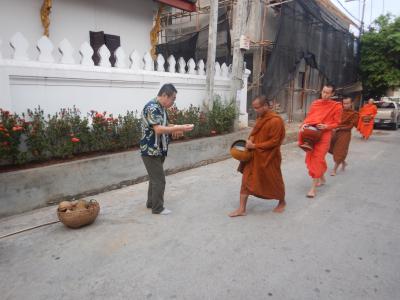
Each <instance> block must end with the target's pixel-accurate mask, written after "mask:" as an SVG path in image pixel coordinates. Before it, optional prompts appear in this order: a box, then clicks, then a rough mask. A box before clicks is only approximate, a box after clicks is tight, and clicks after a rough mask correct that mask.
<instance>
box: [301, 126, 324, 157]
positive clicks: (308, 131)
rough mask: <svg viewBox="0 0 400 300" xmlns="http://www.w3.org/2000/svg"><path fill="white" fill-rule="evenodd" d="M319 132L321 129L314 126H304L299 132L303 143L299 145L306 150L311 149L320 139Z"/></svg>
mask: <svg viewBox="0 0 400 300" xmlns="http://www.w3.org/2000/svg"><path fill="white" fill-rule="evenodd" d="M321 133H322V131H321V130H319V129H318V128H317V127H315V126H311V125H307V126H304V128H303V131H301V132H300V135H301V138H302V140H303V143H302V144H300V145H299V147H300V148H301V149H303V150H304V151H306V152H308V151H312V150H313V149H314V145H315V143H318V141H319V140H320V138H321Z"/></svg>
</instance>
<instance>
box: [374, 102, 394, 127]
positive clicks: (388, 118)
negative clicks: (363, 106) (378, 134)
mask: <svg viewBox="0 0 400 300" xmlns="http://www.w3.org/2000/svg"><path fill="white" fill-rule="evenodd" d="M374 104H375V105H376V107H377V108H378V113H377V114H376V116H375V121H374V123H375V124H374V125H375V127H381V126H388V127H390V128H392V129H394V130H397V128H398V127H399V125H400V105H399V103H396V102H394V101H376V102H374Z"/></svg>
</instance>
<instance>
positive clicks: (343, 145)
mask: <svg viewBox="0 0 400 300" xmlns="http://www.w3.org/2000/svg"><path fill="white" fill-rule="evenodd" d="M352 105H353V101H352V99H351V98H350V97H348V98H344V99H343V112H342V119H341V121H340V124H339V126H338V127H337V128H336V129H334V133H333V136H332V140H331V147H330V149H329V153H331V154H333V160H334V161H335V166H334V167H333V170H332V172H331V176H335V175H336V172H337V169H338V168H339V166H340V165H342V171H344V170H345V168H346V166H347V162H346V157H347V153H348V151H349V146H350V140H351V129H352V128H353V127H356V126H357V123H358V113H357V112H356V111H355V110H353V109H352Z"/></svg>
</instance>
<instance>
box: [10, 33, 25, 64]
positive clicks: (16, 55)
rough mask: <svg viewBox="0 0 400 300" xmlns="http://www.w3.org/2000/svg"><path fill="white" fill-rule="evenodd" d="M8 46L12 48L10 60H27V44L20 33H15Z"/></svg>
mask: <svg viewBox="0 0 400 300" xmlns="http://www.w3.org/2000/svg"><path fill="white" fill-rule="evenodd" d="M10 46H11V48H13V54H12V58H13V59H15V60H29V57H28V54H27V53H26V51H28V47H29V43H28V41H27V40H26V38H25V37H24V36H23V35H22V33H21V32H17V33H16V34H14V35H13V37H12V38H11V40H10Z"/></svg>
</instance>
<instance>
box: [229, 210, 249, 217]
mask: <svg viewBox="0 0 400 300" xmlns="http://www.w3.org/2000/svg"><path fill="white" fill-rule="evenodd" d="M245 215H246V212H245V211H242V210H240V209H237V210H235V211H233V212H231V213H230V214H229V216H230V217H231V218H233V217H244V216H245Z"/></svg>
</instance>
